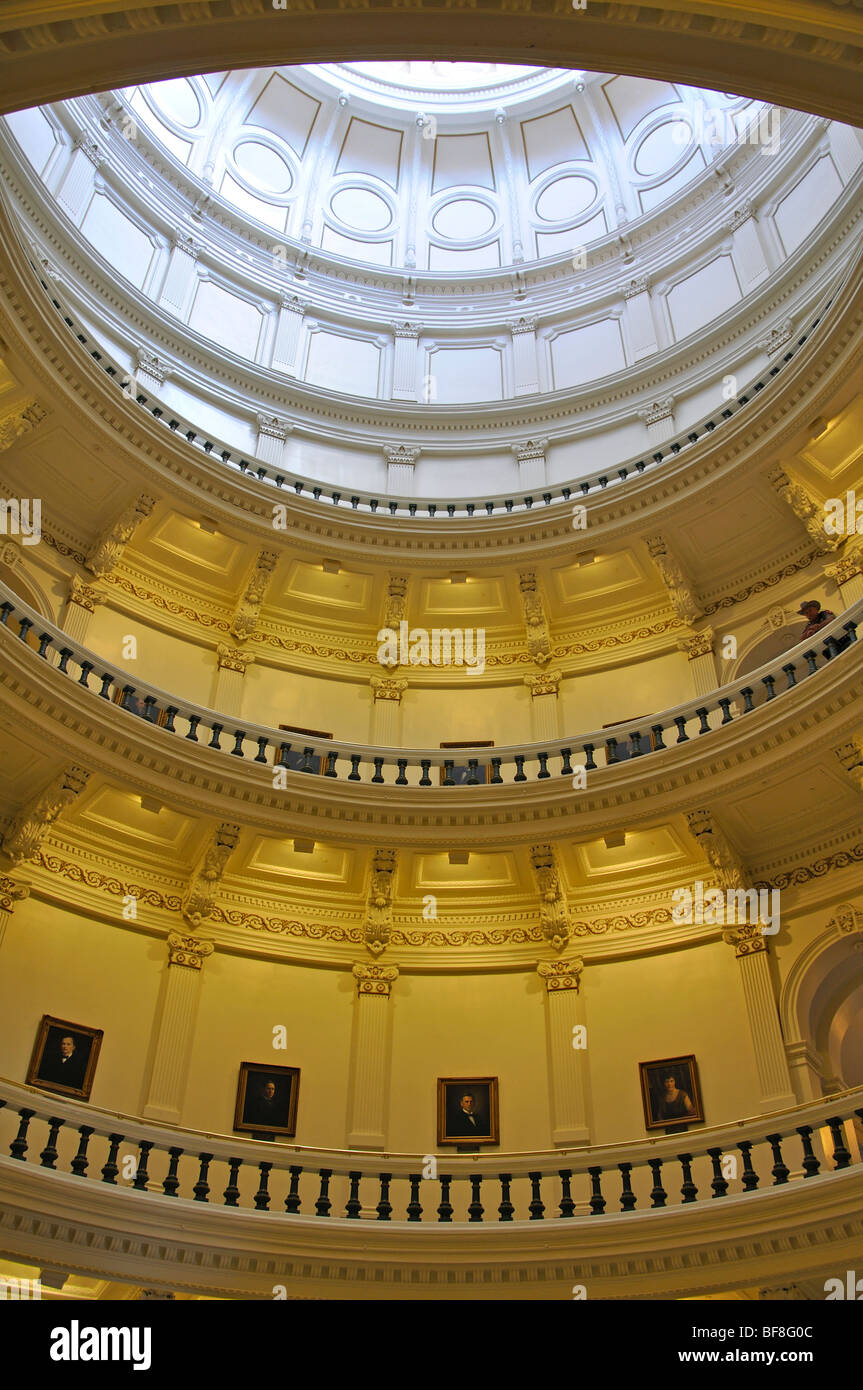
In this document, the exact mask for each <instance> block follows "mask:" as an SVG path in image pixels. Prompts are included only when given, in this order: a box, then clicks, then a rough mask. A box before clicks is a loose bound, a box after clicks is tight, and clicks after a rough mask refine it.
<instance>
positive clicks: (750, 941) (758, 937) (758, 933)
mask: <svg viewBox="0 0 863 1390" xmlns="http://www.w3.org/2000/svg"><path fill="white" fill-rule="evenodd" d="M722 940H723V941H724V942H725V944H726V946H733V947H734V954H735V956H736V957H737V958H738V959H739V958H740V957H741V956H755V955H757V954H758V953H759V952H760V951H766V950H767V938H766V937H765V935H764V932H763V930H762V929H761V927H759V926H757V925H756V924H755V923H748V922H747V923H742V924H741V925H740V926H737V927H723V928H722Z"/></svg>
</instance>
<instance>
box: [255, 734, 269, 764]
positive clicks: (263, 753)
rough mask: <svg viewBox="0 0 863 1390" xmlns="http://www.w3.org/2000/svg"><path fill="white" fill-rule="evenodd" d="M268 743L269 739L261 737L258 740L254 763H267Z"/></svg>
mask: <svg viewBox="0 0 863 1390" xmlns="http://www.w3.org/2000/svg"><path fill="white" fill-rule="evenodd" d="M268 743H269V739H267V738H264V737H261V738H259V739H258V751H257V753H256V754H255V762H256V763H265V762H266V761H267V744H268Z"/></svg>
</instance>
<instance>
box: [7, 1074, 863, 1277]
mask: <svg viewBox="0 0 863 1390" xmlns="http://www.w3.org/2000/svg"><path fill="white" fill-rule="evenodd" d="M0 1111H2V1113H0V1134H2V1137H3V1147H4V1148H8V1153H9V1155H10V1157H8V1158H7V1157H2V1158H0V1171H2V1173H3V1178H4V1182H3V1186H4V1190H5V1196H4V1198H3V1199H2V1201H0V1228H2V1230H3V1235H2V1241H3V1246H4V1249H5V1251H6V1253H7V1254H9V1255H11V1256H13V1257H16V1258H20V1259H25V1260H35V1261H38V1262H43V1261H44V1262H51V1257H52V1256H53V1262H55V1263H56V1264H58V1265H59V1266H60V1267H62V1268H64V1269H71V1268H74V1269H77V1270H81V1271H87V1270H99V1271H100V1272H103V1273H104V1272H110V1273H112V1274H114V1275H115V1276H118V1277H122V1276H127V1277H128V1276H129V1275H130V1274H131V1273H132V1272H133V1271H134V1272H137V1273H138V1274H139V1275H141V1274H144V1273H145V1272H147V1277H148V1280H149V1277H150V1276H149V1270H150V1269H152V1268H153V1266H154V1264H155V1263H156V1262H159V1264H160V1267H159V1269H158V1271H156V1274H157V1282H158V1283H160V1284H164V1285H167V1286H168V1287H185V1288H190V1289H198V1290H201V1291H203V1290H207V1291H210V1292H214V1293H215V1292H221V1293H222V1294H225V1293H233V1294H234V1295H235V1296H240V1297H272V1295H273V1286H274V1285H275V1284H279V1283H282V1284H284V1283H285V1282H286V1281H287V1283H288V1284H289V1285H290V1283H291V1282H292V1275H293V1260H294V1259H296V1260H298V1261H300V1262H302V1261H303V1260H304V1259H307V1258H309V1257H312V1258H313V1259H314V1260H315V1261H316V1262H317V1267H316V1269H315V1271H314V1277H315V1279H316V1282H317V1284H318V1287H319V1291H320V1292H322V1293H324V1295H325V1296H326V1293H329V1295H330V1296H332V1295H333V1294H334V1293H336V1290H337V1288H338V1286H339V1284H341V1285H342V1286H343V1287H344V1284H345V1282H347V1283H348V1284H349V1285H350V1286H351V1287H352V1288H354V1287H355V1286H356V1285H358V1284H360V1285H361V1281H363V1280H365V1279H369V1278H370V1279H371V1281H372V1282H373V1284H374V1288H375V1293H376V1296H378V1297H380V1292H381V1289H380V1285H381V1282H384V1283H386V1284H397V1283H398V1282H399V1281H400V1279H401V1278H402V1274H401V1273H398V1272H396V1271H397V1270H399V1267H400V1265H401V1264H402V1263H408V1262H409V1263H410V1265H411V1267H412V1269H413V1270H415V1271H416V1270H417V1269H422V1271H423V1273H422V1274H419V1273H418V1272H414V1273H411V1274H408V1275H407V1276H406V1280H414V1281H416V1280H421V1281H422V1283H423V1285H425V1286H426V1287H425V1288H424V1290H423V1294H422V1296H424V1297H428V1296H430V1294H429V1289H428V1287H427V1286H428V1285H429V1284H431V1285H432V1286H434V1285H435V1284H437V1283H440V1284H441V1285H443V1286H444V1287H442V1288H440V1289H439V1291H438V1292H439V1296H446V1293H445V1286H447V1285H450V1286H451V1285H452V1284H453V1283H461V1284H464V1285H465V1286H466V1288H467V1290H468V1291H467V1292H466V1293H465V1294H464V1295H463V1296H467V1297H469V1296H470V1292H469V1290H470V1289H471V1287H474V1286H475V1288H476V1293H477V1294H479V1295H480V1296H485V1297H487V1296H488V1287H489V1284H493V1285H495V1286H499V1285H503V1286H506V1285H507V1283H508V1282H509V1281H510V1280H513V1282H514V1283H518V1284H519V1285H520V1286H521V1289H522V1293H521V1296H524V1284H525V1283H527V1284H528V1285H529V1286H536V1285H537V1284H545V1285H546V1286H548V1285H551V1287H548V1288H547V1295H546V1296H552V1297H553V1296H555V1292H554V1288H555V1286H560V1285H563V1286H564V1287H568V1286H571V1285H572V1283H573V1281H574V1280H575V1281H577V1282H580V1283H582V1284H583V1285H586V1286H587V1289H588V1294H589V1296H590V1297H591V1298H593V1297H614V1296H616V1295H617V1296H620V1295H622V1294H624V1293H625V1295H626V1296H628V1297H634V1296H635V1297H637V1296H639V1293H640V1292H649V1293H650V1294H651V1295H652V1296H653V1297H657V1296H663V1295H664V1296H670V1295H673V1294H675V1293H676V1294H677V1295H678V1296H680V1295H685V1294H686V1293H691V1292H693V1291H694V1290H698V1289H700V1290H704V1289H707V1288H712V1289H722V1288H733V1287H740V1286H741V1285H742V1284H746V1283H748V1282H754V1281H755V1280H757V1279H758V1278H760V1277H763V1275H764V1273H765V1272H766V1271H767V1270H768V1269H769V1268H771V1267H772V1266H773V1264H774V1262H775V1259H776V1256H777V1255H781V1256H782V1257H783V1258H785V1259H786V1260H787V1258H788V1252H789V1250H790V1249H792V1248H793V1250H794V1263H795V1277H800V1276H801V1274H809V1275H812V1276H817V1275H818V1274H824V1273H828V1274H835V1273H836V1270H837V1269H839V1268H844V1264H843V1260H844V1259H845V1258H846V1254H847V1256H848V1258H851V1255H852V1252H853V1251H854V1249H855V1248H856V1250H857V1251H858V1253H859V1248H860V1245H859V1242H860V1236H861V1233H863V1216H861V1200H860V1199H861V1193H863V1163H861V1159H860V1156H859V1143H858V1140H857V1138H856V1135H855V1124H858V1123H859V1122H860V1121H863V1088H857V1089H856V1090H852V1091H847V1092H844V1093H842V1094H839V1095H834V1096H830V1097H828V1098H826V1099H824V1100H820V1101H817V1102H810V1103H808V1104H805V1105H801V1106H797V1107H795V1108H794V1109H791V1110H786V1111H781V1112H775V1113H772V1114H767V1115H762V1116H758V1117H748V1118H741V1119H739V1120H736V1121H733V1122H731V1123H727V1124H724V1125H716V1126H710V1127H707V1128H704V1129H700V1128H699V1129H697V1130H691V1131H689V1132H680V1133H678V1134H675V1135H669V1136H666V1137H663V1138H656V1139H642V1140H636V1141H633V1142H630V1143H622V1144H616V1145H603V1146H598V1147H593V1148H581V1149H575V1148H561V1149H558V1150H555V1151H553V1152H551V1153H548V1152H546V1153H536V1152H528V1153H509V1154H493V1155H490V1154H483V1155H479V1154H467V1155H465V1154H461V1155H459V1154H454V1155H453V1154H443V1153H438V1154H424V1155H417V1154H389V1153H384V1154H377V1153H375V1154H372V1153H368V1152H365V1151H351V1150H334V1149H314V1148H309V1147H306V1146H301V1145H296V1144H292V1143H283V1144H276V1143H270V1142H266V1141H250V1140H247V1139H242V1138H239V1137H238V1136H230V1135H224V1134H212V1133H205V1132H201V1131H195V1130H185V1129H179V1128H175V1127H173V1126H169V1125H165V1124H156V1123H152V1122H145V1121H141V1120H138V1119H135V1118H132V1117H130V1116H127V1115H122V1114H119V1113H116V1112H111V1111H105V1110H99V1109H96V1108H94V1107H92V1106H90V1105H84V1104H81V1103H79V1102H73V1101H69V1100H66V1099H63V1098H60V1097H56V1096H51V1097H48V1096H46V1095H44V1094H43V1093H41V1092H40V1091H38V1090H36V1089H34V1088H32V1087H26V1086H19V1085H16V1084H14V1083H12V1082H9V1081H0ZM857 1132H858V1133H859V1130H858V1131H857ZM37 1160H38V1162H37ZM355 1222H359V1223H360V1224H359V1225H354V1224H351V1223H355ZM540 1222H541V1223H542V1225H539V1224H538V1223H540ZM69 1223H72V1224H74V1230H75V1238H74V1240H73V1241H72V1243H71V1246H69V1245H67V1244H66V1243H65V1237H66V1231H67V1228H68V1225H69ZM363 1223H365V1224H363ZM791 1229H793V1230H794V1243H793V1247H791V1246H789V1244H788V1236H787V1234H786V1233H787V1232H788V1231H789V1230H791ZM157 1232H158V1236H157ZM167 1232H170V1234H166V1233H167ZM61 1251H62V1253H60V1252H61ZM684 1251H685V1254H683V1253H682V1252H684ZM648 1255H649V1258H648V1259H647V1262H646V1263H645V1257H646V1256H648ZM274 1257H275V1258H274ZM333 1260H337V1261H338V1263H339V1265H340V1266H341V1268H338V1269H334V1268H328V1267H327V1266H328V1265H330V1264H331V1262H332V1261H333ZM321 1262H323V1268H321ZM513 1266H517V1267H518V1271H519V1272H517V1273H516V1274H515V1278H513ZM274 1270H279V1271H283V1273H279V1274H276V1273H274ZM786 1272H787V1267H786ZM309 1273H310V1271H309V1270H308V1269H306V1271H305V1277H306V1279H308V1276H309ZM642 1285H643V1286H644V1288H643V1289H642ZM306 1288H307V1291H308V1285H307V1286H306ZM483 1291H484V1292H483ZM370 1292H371V1290H370ZM431 1296H434V1295H433V1294H432V1295H431ZM510 1296H518V1295H515V1291H514V1290H513V1293H512V1294H511V1295H510ZM530 1296H534V1297H535V1296H537V1295H536V1294H532V1295H530ZM558 1296H559V1295H558ZM564 1296H566V1297H570V1296H571V1295H570V1293H569V1292H567V1293H566V1294H565V1295H564Z"/></svg>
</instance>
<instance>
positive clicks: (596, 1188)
mask: <svg viewBox="0 0 863 1390" xmlns="http://www.w3.org/2000/svg"><path fill="white" fill-rule="evenodd" d="M587 1171H588V1173H589V1174H590V1214H591V1216H602V1213H603V1212H604V1211H605V1198H604V1197H603V1195H602V1184H601V1181H600V1179H601V1178H602V1169H601V1168H588V1170H587Z"/></svg>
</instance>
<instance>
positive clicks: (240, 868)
mask: <svg viewBox="0 0 863 1390" xmlns="http://www.w3.org/2000/svg"><path fill="white" fill-rule="evenodd" d="M362 861H363V856H362V855H359V856H358V855H357V854H356V852H355V851H353V850H346V849H341V848H339V847H338V846H336V845H326V844H318V843H316V844H315V848H314V850H313V852H312V853H311V854H298V853H297V851H296V850H295V849H294V842H293V839H284V840H275V839H269V838H267V837H265V836H258V837H255V838H254V839H253V840H252V841H251V843H250V845H249V848H248V851H247V853H246V854H245V855H243V856H242V858H239V857H236V858H235V860H234V862H232V864H231V869H232V870H233V871H234V872H236V873H243V874H252V875H254V877H255V878H256V879H261V878H263V879H267V880H269V881H270V882H271V883H272V882H276V881H278V882H281V883H282V884H283V885H284V886H285V887H289V886H293V887H295V888H297V889H302V888H303V887H305V888H309V889H314V888H326V889H327V890H328V891H330V892H333V891H345V892H346V891H348V890H350V891H351V892H353V893H361V892H362V887H363V874H364V866H363V862H362Z"/></svg>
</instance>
